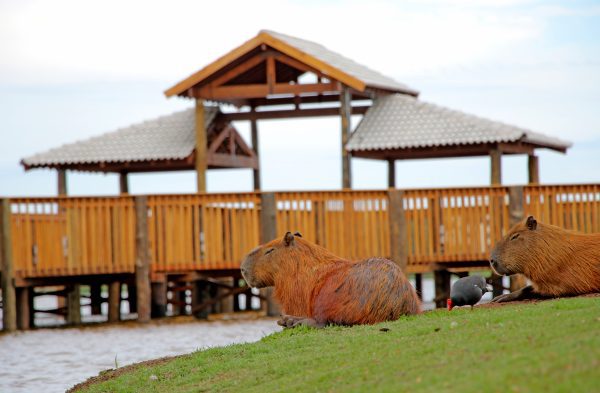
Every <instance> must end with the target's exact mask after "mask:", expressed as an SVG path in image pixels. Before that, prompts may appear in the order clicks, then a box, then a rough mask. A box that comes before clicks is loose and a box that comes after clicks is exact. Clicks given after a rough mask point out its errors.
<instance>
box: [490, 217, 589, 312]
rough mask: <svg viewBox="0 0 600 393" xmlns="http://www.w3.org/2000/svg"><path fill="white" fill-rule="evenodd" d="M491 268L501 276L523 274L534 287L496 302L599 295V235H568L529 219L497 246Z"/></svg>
mask: <svg viewBox="0 0 600 393" xmlns="http://www.w3.org/2000/svg"><path fill="white" fill-rule="evenodd" d="M490 265H491V266H492V269H494V271H496V272H497V273H498V274H501V275H506V276H508V275H511V274H516V273H521V274H523V275H524V276H525V277H527V278H528V279H529V280H530V281H531V283H532V285H529V286H526V287H525V288H522V289H520V290H518V291H515V292H512V293H509V294H506V295H501V296H498V297H496V298H494V300H492V301H494V302H507V301H513V300H522V299H527V298H540V297H559V296H576V295H582V294H586V293H594V292H600V233H595V234H583V233H578V232H574V231H567V230H565V229H562V228H559V227H557V226H554V225H548V224H543V223H540V222H537V221H536V219H535V218H533V216H529V217H527V218H526V219H525V220H523V221H521V222H520V223H518V224H517V225H515V226H514V227H513V228H512V229H511V230H510V231H509V233H508V235H506V237H504V239H502V240H501V241H500V242H498V244H496V247H494V249H493V250H492V256H491V260H490Z"/></svg>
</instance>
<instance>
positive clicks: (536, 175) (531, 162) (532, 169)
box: [527, 154, 540, 184]
mask: <svg viewBox="0 0 600 393" xmlns="http://www.w3.org/2000/svg"><path fill="white" fill-rule="evenodd" d="M527 158H528V159H527V167H528V170H527V173H528V175H529V176H528V178H529V179H528V180H529V184H539V183H540V166H539V165H540V164H539V157H538V156H536V155H533V154H529V155H528V156H527Z"/></svg>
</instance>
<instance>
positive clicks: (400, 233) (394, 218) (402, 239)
mask: <svg viewBox="0 0 600 393" xmlns="http://www.w3.org/2000/svg"><path fill="white" fill-rule="evenodd" d="M403 197H404V192H403V191H401V190H388V203H389V205H388V206H389V211H388V213H389V221H390V249H391V259H392V261H394V262H396V264H397V265H398V266H399V267H400V269H402V271H403V272H404V274H407V265H408V251H407V250H408V247H407V240H408V239H407V232H406V216H405V214H404V198H403Z"/></svg>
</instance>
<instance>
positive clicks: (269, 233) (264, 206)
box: [260, 192, 280, 316]
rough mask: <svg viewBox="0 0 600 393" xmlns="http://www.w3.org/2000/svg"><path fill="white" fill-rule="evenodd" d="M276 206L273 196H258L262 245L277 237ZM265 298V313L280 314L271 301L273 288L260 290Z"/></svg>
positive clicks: (271, 194)
mask: <svg viewBox="0 0 600 393" xmlns="http://www.w3.org/2000/svg"><path fill="white" fill-rule="evenodd" d="M276 212H277V204H276V201H275V194H274V193H272V192H268V193H263V194H261V196H260V242H261V243H262V244H264V243H266V242H268V241H271V240H273V239H275V238H276V237H277V216H276ZM261 293H262V294H263V296H265V297H266V298H267V301H266V303H267V304H266V311H267V315H269V316H277V315H279V313H280V310H279V305H278V304H277V303H276V302H275V299H273V288H272V287H268V288H265V289H262V290H261Z"/></svg>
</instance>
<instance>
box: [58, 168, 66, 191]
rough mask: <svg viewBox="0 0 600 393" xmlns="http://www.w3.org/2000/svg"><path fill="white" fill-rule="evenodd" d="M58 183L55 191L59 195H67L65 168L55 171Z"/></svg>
mask: <svg viewBox="0 0 600 393" xmlns="http://www.w3.org/2000/svg"><path fill="white" fill-rule="evenodd" d="M57 176H58V179H57V180H58V184H57V193H58V195H59V196H66V195H67V171H66V170H65V169H59V170H58V172H57Z"/></svg>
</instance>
